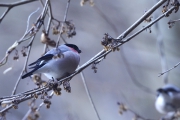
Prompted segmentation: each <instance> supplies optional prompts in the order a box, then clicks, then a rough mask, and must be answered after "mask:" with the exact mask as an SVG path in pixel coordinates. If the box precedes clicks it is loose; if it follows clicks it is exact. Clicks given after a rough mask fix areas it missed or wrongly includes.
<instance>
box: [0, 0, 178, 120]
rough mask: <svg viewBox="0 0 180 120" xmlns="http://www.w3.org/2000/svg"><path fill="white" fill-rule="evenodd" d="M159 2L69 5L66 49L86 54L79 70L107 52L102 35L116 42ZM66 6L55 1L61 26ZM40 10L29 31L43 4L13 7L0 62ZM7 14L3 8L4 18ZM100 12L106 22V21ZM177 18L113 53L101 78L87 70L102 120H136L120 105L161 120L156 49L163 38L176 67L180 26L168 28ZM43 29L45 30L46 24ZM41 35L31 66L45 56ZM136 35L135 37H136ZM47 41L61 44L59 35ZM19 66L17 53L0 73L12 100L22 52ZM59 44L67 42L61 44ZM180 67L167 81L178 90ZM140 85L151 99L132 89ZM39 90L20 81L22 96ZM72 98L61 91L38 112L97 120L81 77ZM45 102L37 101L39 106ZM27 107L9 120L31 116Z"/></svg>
mask: <svg viewBox="0 0 180 120" xmlns="http://www.w3.org/2000/svg"><path fill="white" fill-rule="evenodd" d="M15 1H16V0H8V1H7V0H1V1H0V3H12V2H15ZM156 2H157V1H156V0H136V1H132V0H111V1H109V0H102V1H98V0H94V4H95V6H94V7H91V6H90V5H89V4H88V3H87V4H85V5H84V6H80V0H78V1H74V0H72V1H71V2H70V8H69V11H68V16H67V20H73V23H74V24H75V27H76V33H77V35H76V36H74V37H73V38H70V39H66V40H67V42H68V43H74V44H76V45H78V46H79V48H80V49H81V50H82V54H81V62H80V65H82V64H83V63H85V62H86V61H88V60H89V59H90V58H91V57H93V56H94V55H95V54H97V53H98V52H99V51H101V50H102V49H103V47H102V45H101V44H100V42H101V40H102V38H103V37H104V33H109V35H111V36H112V37H114V38H116V37H118V36H119V35H120V34H121V33H123V32H124V31H125V30H126V29H127V28H128V27H129V26H131V25H132V24H133V23H134V22H135V21H136V20H137V19H139V18H140V17H141V16H142V15H143V14H144V12H145V11H147V10H148V9H150V8H151V7H152V6H153V5H154V4H155V3H156ZM66 3H67V0H59V1H57V0H51V4H52V10H53V15H54V17H55V18H56V19H58V20H61V21H62V20H63V17H64V12H65V9H66ZM38 7H39V8H40V10H39V11H38V12H37V13H35V14H34V15H32V17H31V19H30V25H31V24H33V22H35V21H36V19H37V17H38V16H39V14H40V13H41V12H42V6H41V4H40V2H39V1H37V2H32V3H29V4H25V5H21V6H17V7H14V8H13V9H11V11H10V12H9V13H8V14H7V16H6V17H5V18H4V19H3V21H2V23H1V24H0V58H3V57H4V55H5V52H6V50H7V49H8V48H9V47H10V46H11V45H12V44H13V43H14V41H16V40H19V39H20V38H21V37H22V35H23V34H24V32H25V30H26V25H27V23H26V22H27V19H28V16H29V15H30V14H31V13H32V12H33V11H35V10H36V9H37V8H38ZM4 10H6V8H0V14H1V15H2V14H3V12H4ZM99 10H100V11H101V12H102V13H103V14H104V15H105V16H106V18H107V19H108V20H106V19H104V17H103V16H102V14H99V12H98V11H99ZM161 11H162V7H161V8H159V9H158V10H157V11H156V12H155V13H154V14H153V15H152V16H153V18H152V19H154V18H156V17H157V16H158V15H160V14H162V13H161ZM178 14H179V13H177V14H174V13H173V14H172V15H170V17H167V18H164V19H162V20H160V22H158V23H157V24H156V25H155V26H158V30H157V27H154V26H152V27H151V31H152V32H151V33H149V30H147V31H144V32H142V33H141V34H140V35H138V36H137V37H135V38H133V39H132V40H131V41H129V42H128V43H126V44H124V45H123V46H121V48H120V49H121V50H120V51H116V52H112V53H110V54H109V55H108V56H107V57H106V59H104V60H103V61H102V62H100V64H98V65H97V67H98V69H97V73H94V71H93V70H92V69H91V67H88V68H86V69H85V70H84V71H83V72H84V75H85V79H86V81H87V85H88V88H89V90H90V94H91V96H92V99H93V101H94V104H95V106H96V108H97V111H98V113H99V116H100V118H101V120H128V119H131V118H133V116H134V115H133V114H132V113H130V112H125V113H124V114H123V115H120V114H119V106H118V105H117V102H122V103H124V104H125V105H127V106H128V108H130V109H132V110H133V111H135V112H136V113H138V114H139V115H141V116H143V117H144V118H151V119H159V118H160V117H161V116H162V115H161V114H159V113H158V112H157V111H156V109H155V106H154V102H155V98H156V89H157V88H159V87H162V86H163V85H164V81H163V76H161V77H158V75H159V73H161V57H160V54H159V48H158V44H157V38H158V37H159V35H161V38H162V39H163V42H164V52H165V58H166V61H167V66H168V68H170V67H173V66H174V65H175V64H176V63H178V62H179V61H180V59H179V57H180V52H179V51H178V49H179V45H180V41H179V39H178V38H179V36H180V34H179V33H178V31H179V29H180V23H178V22H177V23H176V24H175V25H174V26H173V28H171V29H169V28H168V24H167V22H168V21H169V20H174V19H178V18H179V15H178ZM45 24H47V19H46V22H45ZM145 25H147V23H143V24H141V25H140V26H139V27H137V29H136V30H138V29H141V28H142V27H143V26H145ZM41 31H42V30H40V31H39V33H38V34H37V36H36V38H35V42H34V43H33V48H32V52H31V54H30V59H29V62H28V63H31V62H33V61H34V60H36V59H37V58H38V57H40V56H41V54H42V53H43V47H44V45H43V44H42V43H41V42H40V35H41ZM133 32H134V31H133ZM49 37H50V38H51V39H54V40H57V37H58V36H57V35H52V32H50V35H49ZM27 44H28V41H27V42H24V43H22V44H21V45H20V46H19V47H18V50H19V56H20V58H19V60H18V61H15V60H13V56H14V52H13V53H12V54H11V55H10V57H9V59H8V62H7V64H6V65H4V66H2V67H0V96H1V97H2V96H9V95H11V93H12V90H13V87H14V85H15V82H16V81H17V79H18V77H19V74H20V72H21V70H22V68H23V64H24V61H25V58H24V57H22V55H21V53H20V51H21V49H22V46H23V45H27ZM61 44H63V42H62V41H61ZM9 67H13V69H12V70H11V71H9V72H8V73H6V74H3V71H4V70H6V69H7V68H9ZM179 70H180V67H177V68H175V69H174V70H172V71H171V72H170V73H169V75H168V80H169V83H171V84H175V85H177V86H179V87H180V82H179V77H178V74H179V73H180V72H179ZM134 81H138V82H139V83H141V84H142V85H143V86H146V87H147V88H149V89H150V90H151V91H152V92H153V94H152V93H149V92H147V91H145V90H144V89H143V88H142V87H140V86H138V85H137V84H135V83H134ZM34 87H35V85H34V83H33V82H32V81H31V80H30V79H29V78H27V79H24V80H22V81H21V83H20V85H19V87H18V91H17V93H19V92H23V91H26V90H29V89H33V88H34ZM71 89H72V92H71V93H67V92H65V91H64V90H63V91H62V95H61V96H54V97H53V98H52V101H51V102H52V105H51V107H50V109H46V107H45V106H43V107H42V108H41V109H40V120H49V119H52V120H97V116H96V115H95V113H94V110H93V108H92V106H91V104H90V102H89V100H88V97H87V94H86V92H85V88H84V86H83V83H82V79H81V77H80V74H78V75H76V76H75V77H74V78H73V79H72V80H71ZM40 102H41V100H39V101H37V103H36V104H37V106H38V105H39V103H40ZM28 109H29V108H28V101H25V102H24V103H22V104H20V105H19V107H18V109H17V110H14V109H12V110H10V111H9V112H8V113H7V120H20V119H22V118H23V116H24V115H25V113H26V112H27V111H28Z"/></svg>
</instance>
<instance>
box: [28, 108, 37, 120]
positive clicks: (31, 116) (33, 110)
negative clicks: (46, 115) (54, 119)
mask: <svg viewBox="0 0 180 120" xmlns="http://www.w3.org/2000/svg"><path fill="white" fill-rule="evenodd" d="M39 117H40V114H39V112H38V111H37V107H36V106H31V113H30V114H29V115H28V117H27V119H28V120H38V118H39Z"/></svg>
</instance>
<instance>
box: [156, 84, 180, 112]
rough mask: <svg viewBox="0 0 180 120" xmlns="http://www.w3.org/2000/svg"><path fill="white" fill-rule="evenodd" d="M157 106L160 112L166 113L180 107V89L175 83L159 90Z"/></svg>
mask: <svg viewBox="0 0 180 120" xmlns="http://www.w3.org/2000/svg"><path fill="white" fill-rule="evenodd" d="M157 92H158V95H157V99H156V102H155V107H156V109H157V111H158V112H160V113H162V114H166V113H169V112H176V111H177V110H179V108H180V89H179V88H178V87H176V86H174V85H169V84H168V85H165V86H164V87H163V88H159V89H158V90H157Z"/></svg>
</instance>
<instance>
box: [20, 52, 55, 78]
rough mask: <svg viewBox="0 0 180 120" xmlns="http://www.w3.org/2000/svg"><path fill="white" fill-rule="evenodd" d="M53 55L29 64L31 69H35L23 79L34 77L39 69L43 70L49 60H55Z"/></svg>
mask: <svg viewBox="0 0 180 120" xmlns="http://www.w3.org/2000/svg"><path fill="white" fill-rule="evenodd" d="M53 56H54V55H53V54H46V55H44V56H42V57H40V58H39V59H38V60H36V61H35V62H33V63H31V64H29V66H32V65H34V66H32V67H30V69H33V70H32V71H30V72H28V73H27V74H25V75H23V76H22V79H24V78H26V77H28V76H30V75H32V74H33V73H34V72H35V71H36V70H38V69H39V68H41V67H42V66H44V65H45V64H46V63H47V62H48V61H49V60H51V59H52V58H53Z"/></svg>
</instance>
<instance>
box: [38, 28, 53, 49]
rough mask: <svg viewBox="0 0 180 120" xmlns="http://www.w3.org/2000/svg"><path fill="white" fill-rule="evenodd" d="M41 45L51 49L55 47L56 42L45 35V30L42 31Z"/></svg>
mask: <svg viewBox="0 0 180 120" xmlns="http://www.w3.org/2000/svg"><path fill="white" fill-rule="evenodd" d="M40 40H41V43H43V44H47V45H49V46H51V47H55V46H56V42H55V41H54V40H51V39H50V38H49V37H48V35H47V34H46V32H45V30H43V31H42V34H41V39H40Z"/></svg>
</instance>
